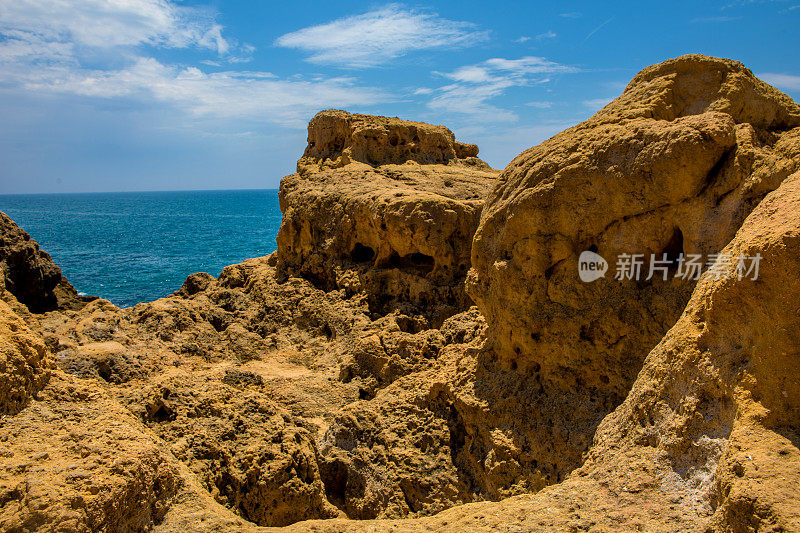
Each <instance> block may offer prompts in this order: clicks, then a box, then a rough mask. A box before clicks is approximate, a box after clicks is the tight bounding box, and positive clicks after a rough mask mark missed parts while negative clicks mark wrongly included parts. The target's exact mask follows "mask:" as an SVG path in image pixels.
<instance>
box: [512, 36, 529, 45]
mask: <svg viewBox="0 0 800 533" xmlns="http://www.w3.org/2000/svg"><path fill="white" fill-rule="evenodd" d="M530 40H531V38H530V37H528V36H527V35H523V36H522V37H520V38H518V39H514V42H515V43H519V44H522V43H527V42H528V41H530Z"/></svg>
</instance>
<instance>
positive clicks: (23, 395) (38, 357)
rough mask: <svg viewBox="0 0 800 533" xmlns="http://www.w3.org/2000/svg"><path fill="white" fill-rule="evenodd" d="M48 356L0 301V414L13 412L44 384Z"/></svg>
mask: <svg viewBox="0 0 800 533" xmlns="http://www.w3.org/2000/svg"><path fill="white" fill-rule="evenodd" d="M50 366H52V363H51V361H50V360H49V354H48V353H47V349H46V348H45V345H44V342H43V341H42V339H41V337H39V336H38V335H35V334H33V333H32V332H31V331H30V330H29V329H28V327H27V326H26V324H25V322H24V321H23V320H22V319H21V318H19V317H18V316H17V315H16V314H15V313H14V312H13V311H12V310H11V308H10V307H9V306H8V305H7V304H6V303H5V302H3V301H0V413H11V414H13V413H16V412H18V411H19V410H20V409H22V408H23V407H25V405H27V403H28V401H29V400H30V399H31V398H32V397H34V396H35V395H36V394H37V393H38V392H39V391H40V390H42V388H44V386H45V385H46V384H47V381H48V378H49V376H50V374H49V367H50Z"/></svg>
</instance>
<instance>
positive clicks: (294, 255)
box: [278, 111, 497, 329]
mask: <svg viewBox="0 0 800 533" xmlns="http://www.w3.org/2000/svg"><path fill="white" fill-rule="evenodd" d="M308 139H309V144H308V148H307V149H306V152H305V154H304V155H303V157H302V158H301V159H300V161H299V162H298V164H297V174H293V175H291V176H287V177H285V178H284V179H283V180H282V181H281V189H280V201H281V210H282V211H283V223H282V224H281V229H280V232H279V233H278V256H279V258H280V267H281V268H282V269H283V270H284V271H285V272H286V273H288V274H290V275H300V276H303V277H306V278H308V279H311V280H313V281H314V282H315V283H317V284H318V285H319V286H320V287H323V288H325V289H328V290H330V289H334V288H344V289H346V290H347V291H348V292H350V293H355V292H364V293H366V294H367V295H368V297H369V300H370V307H371V309H372V310H373V312H374V313H375V314H376V315H385V314H387V313H388V312H390V311H392V310H394V309H395V308H399V309H400V311H401V312H402V313H403V314H405V315H408V316H410V317H412V318H413V320H412V321H411V322H410V323H411V324H412V325H411V326H410V327H411V329H424V328H426V327H429V325H435V326H438V325H440V324H441V323H442V321H443V320H444V319H446V318H447V317H448V316H451V315H453V314H455V313H457V312H459V311H464V310H466V309H467V308H468V307H469V306H470V305H471V302H470V300H469V298H468V297H467V296H466V295H465V293H464V289H463V281H464V278H465V276H466V273H467V270H468V268H469V263H470V247H471V241H472V235H473V233H474V232H475V229H476V227H477V224H478V220H479V216H480V211H481V207H482V205H483V201H484V198H485V197H486V195H487V194H488V192H489V191H490V190H491V188H492V187H493V186H494V184H495V177H496V175H497V172H496V171H494V170H492V169H491V168H489V167H488V165H486V164H485V163H483V162H482V161H480V160H479V159H477V158H476V157H475V155H477V152H478V150H477V147H476V146H474V145H463V144H461V143H458V142H456V141H455V138H454V136H453V133H452V132H450V130H448V129H447V128H445V127H443V126H431V125H429V124H424V123H421V122H409V121H404V120H400V119H396V118H386V117H372V116H366V115H351V114H349V113H346V112H344V111H323V112H321V113H319V114H318V115H317V116H316V117H314V119H313V120H312V121H311V123H310V124H309V127H308Z"/></svg>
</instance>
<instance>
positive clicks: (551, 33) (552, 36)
mask: <svg viewBox="0 0 800 533" xmlns="http://www.w3.org/2000/svg"><path fill="white" fill-rule="evenodd" d="M556 37H557V35H556V32H554V31H553V30H548V31H546V32H544V33H540V34H539V35H537V36H536V40H537V41H546V40H549V39H555V38H556Z"/></svg>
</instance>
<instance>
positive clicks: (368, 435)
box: [0, 56, 800, 533]
mask: <svg viewBox="0 0 800 533" xmlns="http://www.w3.org/2000/svg"><path fill="white" fill-rule="evenodd" d="M799 109H800V108H798V106H797V105H796V104H795V103H794V102H793V101H791V100H790V99H789V98H787V97H786V96H785V95H783V94H781V93H780V92H778V91H777V90H775V89H773V88H771V87H769V86H768V85H766V84H764V83H763V82H761V81H760V80H758V79H756V78H755V77H753V76H752V74H751V73H750V72H749V71H748V70H747V69H745V68H744V67H743V66H742V65H740V64H738V63H735V62H732V61H728V60H720V59H715V58H708V57H705V56H686V57H682V58H678V59H676V60H671V61H667V62H665V63H662V64H659V65H655V66H653V67H649V68H647V69H645V70H644V71H643V72H642V73H640V74H639V75H637V76H636V77H635V78H634V79H633V81H632V82H631V83H630V85H629V86H628V88H627V89H626V90H625V92H624V93H623V95H622V96H620V98H618V99H617V100H615V101H614V102H612V103H611V104H609V105H608V106H606V108H604V109H603V110H602V111H600V112H599V113H597V114H596V115H595V116H594V117H592V118H591V119H590V120H588V121H587V122H585V123H582V124H579V125H578V126H575V127H574V128H571V129H569V130H567V131H565V132H563V133H561V134H559V135H557V136H555V137H554V138H552V139H550V140H548V141H546V142H545V143H542V144H541V145H539V146H537V147H534V148H531V149H530V150H528V151H526V152H524V153H523V154H521V155H520V156H519V157H517V158H516V159H515V160H514V161H513V162H512V163H511V164H510V165H509V166H508V167H507V168H506V169H505V171H504V172H503V174H502V175H501V176H499V177H498V175H497V172H495V171H492V170H491V169H489V168H488V167H486V166H485V165H484V164H483V163H481V162H480V161H479V160H477V159H476V158H475V157H476V155H477V148H476V147H474V146H472V145H462V144H460V143H457V142H456V141H455V139H454V137H453V135H452V133H451V132H450V131H449V130H447V129H446V128H443V127H441V126H430V125H426V124H422V123H415V122H408V121H401V120H399V119H390V118H385V117H367V116H362V115H350V114H348V113H345V112H341V111H325V112H322V113H320V114H319V115H318V116H317V117H315V118H314V120H313V121H312V123H311V124H310V126H309V146H308V148H307V149H306V153H305V154H304V156H303V158H301V160H300V161H299V162H298V172H297V174H294V175H292V176H287V177H286V178H284V180H283V183H282V189H281V204H282V205H281V207H282V209H283V211H284V222H283V225H282V228H281V231H280V235H279V237H278V244H279V247H278V252H277V253H276V254H273V255H271V256H268V257H264V258H258V259H251V260H248V261H245V262H244V263H241V264H238V265H232V266H230V267H227V268H225V269H224V270H223V272H222V273H221V274H220V275H219V277H213V276H211V275H209V274H205V273H200V274H195V275H192V276H190V277H189V278H188V279H187V280H186V282H185V283H184V285H183V287H181V288H180V289H179V290H178V291H176V293H175V294H174V295H172V296H170V297H167V298H163V299H161V300H157V301H155V302H150V303H143V304H139V305H136V306H134V307H132V308H128V309H119V308H117V307H115V306H114V305H112V304H110V303H109V302H107V301H105V300H95V301H92V302H80V303H79V305H75V306H68V305H61V304H60V303H59V300H58V297H56V298H55V300H54V299H53V297H52V296H51V294H52V291H53V290H54V289H53V287H54V286H55V285H52V280H54V279H56V276H55V274H52V272H51V274H52V275H51V274H47V275H45V271H47V272H50V271H51V270H52V268H50V267H49V265H50V264H52V262H49V263H48V261H49V258H48V257H47V256H46V255H45V254H43V252H40V251H39V250H38V246H37V245H36V244H35V243H34V242H33V241H32V240H30V239H29V238H28V237H27V236H25V237H21V235H23V234H24V232H22V231H21V230H19V229H18V228H16V226H13V224H12V223H11V222H10V220H6V219H3V220H4V222H3V224H4V225H3V232H4V233H3V246H6V250H9V249H10V250H22V249H24V250H28V251H26V252H18V251H17V252H14V254H9V253H8V251H6V252H3V253H4V254H5V255H3V256H2V257H4V258H6V259H4V263H3V270H2V272H3V276H4V279H5V280H12V281H10V282H9V281H4V282H3V283H2V284H0V289H2V288H3V287H5V288H6V289H7V290H4V291H3V292H2V300H3V302H0V340H2V346H0V348H2V350H1V351H0V357H2V359H0V363H3V365H0V408H1V409H2V411H3V413H5V414H6V416H4V417H2V418H0V528H2V529H4V530H10V531H33V530H58V531H75V532H89V531H119V530H137V531H138V530H155V531H161V532H181V533H185V532H187V531H221V530H225V531H257V530H261V528H262V526H288V528H289V530H293V531H337V532H338V531H389V530H391V531H432V530H437V531H459V532H460V531H495V530H501V531H512V530H520V531H529V530H536V531H551V530H552V531H581V530H603V531H632V530H646V531H756V530H764V531H793V530H798V529H800V507H798V505H797V502H796V497H795V496H794V491H795V488H794V487H795V486H796V484H797V483H798V474H797V472H798V471H800V466H799V464H800V463H798V461H800V451H798V432H800V422H798V421H800V404H798V401H797V399H798V397H800V389H798V384H797V380H796V379H794V375H795V374H796V372H797V369H798V368H799V367H798V359H797V358H798V357H800V337H798V335H799V334H798V331H800V308H798V303H797V302H798V301H800V298H798V294H797V293H798V292H800V282H799V281H798V279H797V276H796V273H797V271H798V269H800V173H798V168H800V111H799ZM486 198H488V200H486ZM6 233H7V234H8V235H9V237H6V236H5V234H6ZM473 234H474V240H473ZM7 243H14V244H13V245H12V246H11V247H10V248H9V247H8V246H7ZM584 250H593V251H595V252H596V253H598V254H600V255H602V256H604V257H605V258H606V259H607V260H608V261H609V263H610V265H611V271H610V272H609V273H608V274H607V276H606V277H605V278H603V279H600V280H598V281H595V282H593V283H583V282H581V281H580V279H579V276H578V272H577V262H578V255H579V254H580V253H581V252H582V251H584ZM625 253H627V254H658V255H659V256H660V255H661V254H666V257H665V259H666V260H667V262H668V263H669V264H668V274H670V275H669V276H668V279H667V280H664V279H661V278H660V277H658V276H656V277H654V278H653V279H651V280H643V281H639V282H635V281H634V280H614V279H612V276H613V274H614V266H615V262H616V260H617V258H618V257H620V256H621V254H625ZM694 253H698V254H703V255H704V256H706V257H707V256H708V255H709V254H715V253H723V254H726V255H728V256H737V255H740V254H741V255H746V256H748V257H752V256H755V255H757V254H759V255H760V256H761V258H762V259H761V263H760V265H761V266H760V273H759V277H758V279H757V280H753V279H750V278H741V277H740V276H738V274H737V272H736V270H735V265H733V264H730V265H727V266H725V267H724V268H721V269H720V272H719V275H717V274H715V273H712V272H707V273H706V274H705V275H704V276H703V277H702V278H700V280H699V281H697V280H681V279H674V274H675V270H676V268H678V266H679V265H680V259H681V254H684V257H685V256H686V255H688V254H694ZM12 256H13V257H25V258H27V259H25V260H24V261H22V260H17V259H13V260H9V259H7V258H9V257H12ZM470 267H471V269H472V270H471V271H470V274H469V276H468V278H467V287H468V292H469V295H471V297H472V298H473V299H474V301H475V303H477V304H478V306H477V307H475V306H472V305H471V304H472V300H471V299H470V296H468V295H467V293H466V292H465V291H464V288H463V284H464V280H465V277H467V276H466V274H467V269H468V268H470ZM56 268H57V267H56ZM645 274H646V273H645ZM26 276H28V277H27V278H26ZM58 277H60V273H59V274H58ZM643 277H646V276H643ZM29 278H30V279H33V280H34V282H31V284H26V283H22V282H20V281H19V280H24V279H29ZM44 280H47V281H46V282H45V281H44ZM58 283H59V282H58V281H56V285H57V284H58ZM48 287H49V288H48ZM12 289H13V290H12ZM48 291H50V292H48ZM31 295H33V296H31ZM37 302H40V303H37ZM41 302H44V303H41ZM499 500H502V501H499Z"/></svg>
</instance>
